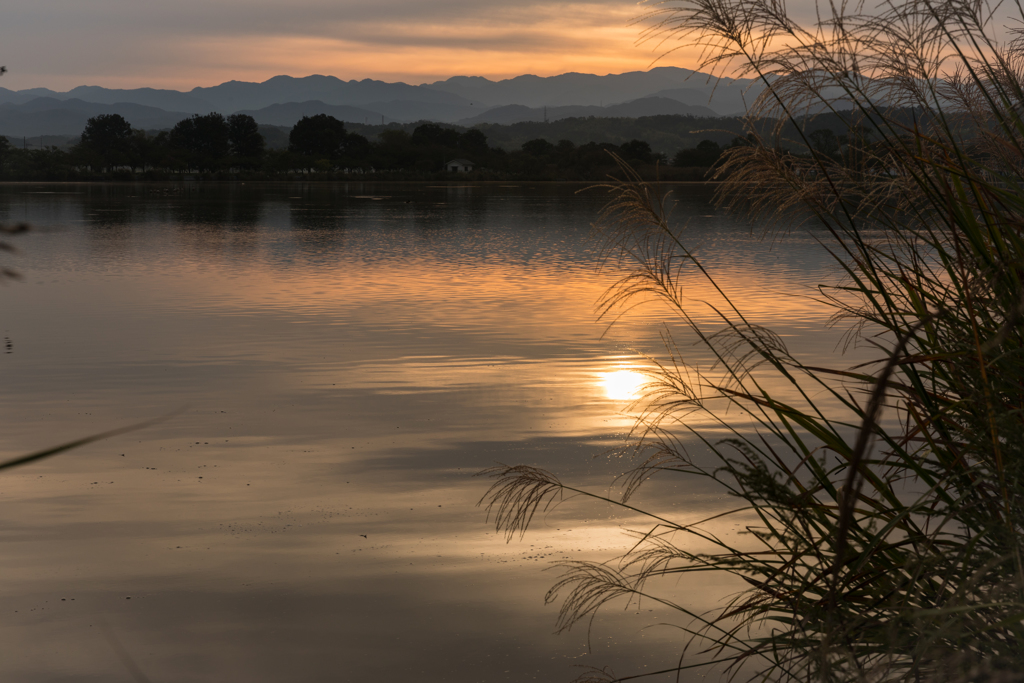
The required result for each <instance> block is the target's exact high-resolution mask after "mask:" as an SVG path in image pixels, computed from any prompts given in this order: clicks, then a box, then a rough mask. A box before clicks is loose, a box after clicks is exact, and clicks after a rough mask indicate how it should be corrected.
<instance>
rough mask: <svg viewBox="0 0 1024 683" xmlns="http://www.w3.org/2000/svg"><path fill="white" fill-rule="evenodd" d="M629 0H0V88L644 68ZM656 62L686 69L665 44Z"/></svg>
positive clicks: (646, 52) (638, 8) (427, 78)
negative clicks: (4, 70) (1, 69)
mask: <svg viewBox="0 0 1024 683" xmlns="http://www.w3.org/2000/svg"><path fill="white" fill-rule="evenodd" d="M648 8H649V6H648V5H644V4H636V3H635V2H633V1H631V0H586V1H584V2H572V3H570V2H562V3H559V2H546V3H541V2H536V0H429V1H424V0H374V1H373V2H368V1H367V0H289V1H288V2H282V1H280V0H277V1H271V0H173V1H167V0H160V1H159V2H157V1H155V0H7V1H6V2H4V3H3V8H2V10H0V46H2V48H0V64H4V65H6V66H7V67H8V69H9V73H8V74H7V75H6V76H4V77H3V78H2V79H0V86H2V87H5V88H8V89H12V90H21V89H25V88H32V87H47V88H51V89H54V90H67V89H70V88H73V87H75V86H78V85H99V86H104V87H108V88H134V87H157V88H172V89H176V90H190V89H191V88H193V87H196V86H211V85H217V84H219V83H223V82H225V81H228V80H243V81H264V80H266V79H268V78H271V77H273V76H276V75H279V74H287V75H291V76H307V75H310V74H324V75H333V76H337V77H338V78H342V79H345V80H350V79H359V80H361V79H363V78H373V79H379V80H384V81H403V82H406V83H429V82H433V81H436V80H443V79H445V78H449V77H451V76H459V75H462V76H466V75H469V76H485V77H487V78H491V79H495V80H497V79H500V78H509V77H513V76H518V75H520V74H524V73H532V74H536V75H539V76H552V75H557V74H560V73H566V72H570V71H578V72H584V73H597V74H606V73H623V72H626V71H636V70H646V69H648V68H650V67H651V66H652V64H653V63H654V61H655V60H656V59H657V58H658V57H659V55H660V54H661V52H660V51H659V49H658V48H657V46H656V45H654V44H650V43H648V44H642V45H637V44H636V43H637V38H638V37H639V36H640V33H641V30H642V26H639V25H636V24H632V25H631V23H632V20H633V19H635V18H636V17H638V16H639V15H641V14H642V13H643V12H644V11H645V10H646V9H648ZM658 63H659V64H660V65H670V66H692V64H689V63H687V60H686V58H685V55H682V54H676V55H673V56H671V57H670V58H668V59H665V60H662V61H660V62H658Z"/></svg>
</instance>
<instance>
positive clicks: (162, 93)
mask: <svg viewBox="0 0 1024 683" xmlns="http://www.w3.org/2000/svg"><path fill="white" fill-rule="evenodd" d="M750 85H751V82H750V81H737V82H731V83H726V82H722V83H719V84H718V85H717V89H716V88H715V83H714V82H713V81H712V82H709V77H708V76H707V75H706V74H700V73H697V72H693V71H690V70H689V69H680V68H676V67H657V68H654V69H651V70H649V71H634V72H629V73H623V74H608V75H605V76H597V75H594V74H580V73H568V74H561V75H559V76H550V77H540V76H532V75H525V76H517V77H516V78H510V79H505V80H500V81H492V80H489V79H487V78H483V77H477V76H455V77H453V78H449V79H447V80H445V81H437V82H434V83H428V84H421V85H410V84H408V83H387V82H384V81H377V80H372V79H364V80H361V81H356V80H350V81H344V80H341V79H339V78H335V77H334V76H322V75H313V76H305V77H302V78H296V77H292V76H275V77H273V78H271V79H269V80H267V81H264V82H263V83H248V82H242V81H228V82H226V83H221V84H220V85H216V86H212V87H197V88H193V89H192V90H190V91H188V92H180V91H177V90H161V89H155V88H136V89H129V90H124V89H111V88H102V87H99V86H79V87H77V88H74V89H72V90H69V91H67V92H55V91H52V90H48V89H46V88H30V89H27V90H20V91H13V90H8V89H6V88H0V134H4V135H8V136H12V137H21V136H39V135H79V134H80V133H81V132H82V130H83V128H84V127H85V122H86V121H87V120H88V119H89V118H90V117H92V116H96V115H98V114H114V113H116V114H120V115H122V116H124V117H125V119H127V120H128V121H129V122H130V123H131V124H132V125H133V126H134V127H136V128H146V129H163V128H170V127H171V126H173V125H174V124H175V123H176V122H177V121H179V120H181V119H183V118H186V117H187V116H190V115H192V114H206V113H209V112H211V111H216V112H220V113H222V114H224V115H230V114H233V113H238V112H242V113H247V114H250V115H251V116H253V117H254V118H255V119H256V120H257V121H258V122H259V123H262V124H271V125H278V126H291V125H294V123H295V122H296V121H297V120H298V119H299V118H301V117H302V116H303V115H312V114H320V113H324V114H330V115H332V116H335V117H336V118H339V119H342V120H344V121H350V122H356V123H379V122H382V121H383V122H400V123H410V122H415V121H421V120H422V121H435V122H439V123H459V124H460V125H467V126H472V125H475V124H477V123H498V122H505V123H509V122H515V121H542V120H544V109H545V107H546V109H547V116H548V120H554V119H556V118H566V117H573V116H598V117H609V116H611V117H640V116H655V115H659V114H692V115H694V116H709V115H731V114H736V113H739V112H741V111H743V110H744V109H745V104H744V99H745V98H744V96H743V93H744V92H745V91H748V90H749V91H748V92H747V95H746V101H747V102H749V101H750V99H751V98H752V96H753V95H754V94H756V91H757V89H756V88H750ZM712 93H713V94H714V96H713V97H712Z"/></svg>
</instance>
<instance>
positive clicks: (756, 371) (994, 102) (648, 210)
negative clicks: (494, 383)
mask: <svg viewBox="0 0 1024 683" xmlns="http://www.w3.org/2000/svg"><path fill="white" fill-rule="evenodd" d="M1014 7H1015V12H1017V13H1018V17H1017V18H1018V19H1020V18H1021V17H1020V16H1019V15H1020V13H1021V10H1020V7H1019V6H1014ZM822 12H824V14H822V15H821V18H820V20H819V22H818V23H817V24H816V25H814V26H812V27H810V28H804V27H802V26H801V25H799V24H798V23H797V22H795V21H794V20H792V19H791V18H790V17H789V16H788V15H787V13H786V10H785V7H784V6H783V5H781V4H780V3H777V2H774V1H773V0H686V1H684V2H669V3H665V4H663V5H660V6H658V7H656V9H654V10H653V11H652V12H651V14H649V15H647V17H646V18H647V19H648V20H653V22H654V23H653V25H651V27H650V28H649V29H648V34H647V35H648V37H650V38H666V39H676V38H681V39H683V40H687V41H689V42H691V43H694V44H698V45H701V46H702V47H703V49H704V52H703V60H704V62H703V64H702V65H701V66H700V68H702V69H706V68H714V67H719V68H720V69H729V68H732V67H735V66H737V65H738V67H739V73H740V74H741V75H750V74H753V75H756V76H759V77H760V78H761V79H762V80H763V82H764V83H765V84H766V86H767V89H766V90H765V91H764V93H763V94H762V95H761V96H760V97H759V98H758V100H757V102H756V104H755V106H754V107H753V109H752V112H751V117H752V119H756V118H761V119H762V120H763V118H764V117H768V118H775V119H776V120H779V121H782V122H786V121H788V122H789V123H791V124H794V125H795V124H797V123H800V125H801V126H804V127H803V128H800V127H798V129H797V137H796V139H795V140H785V141H784V140H781V139H780V136H781V135H782V131H783V126H782V125H781V124H780V126H779V127H778V128H777V129H775V131H774V132H773V131H768V132H765V131H764V130H761V132H759V133H758V132H756V131H757V130H759V129H758V128H757V127H756V126H753V125H752V126H751V130H752V131H755V134H754V135H753V136H752V144H751V145H750V146H747V147H737V148H734V149H732V150H730V151H729V153H728V154H727V156H726V158H725V160H724V162H723V165H722V167H721V169H720V173H721V175H720V177H721V178H722V179H723V180H724V183H723V185H722V186H721V190H720V195H719V196H720V198H721V201H722V202H723V203H725V204H729V205H731V206H732V207H733V208H735V209H742V210H747V211H751V212H752V213H753V214H755V215H759V216H761V217H763V218H766V219H769V220H770V225H771V226H772V228H771V229H770V230H771V232H770V234H771V235H772V236H773V237H777V238H780V239H784V234H785V232H787V231H789V230H792V229H794V228H795V226H796V225H797V223H798V222H799V221H800V220H804V219H805V218H806V217H807V216H808V215H810V216H811V217H813V218H814V219H816V221H817V223H818V224H819V225H821V226H824V228H825V229H826V231H827V234H828V239H827V240H825V243H824V246H825V247H826V248H827V249H828V250H829V253H830V254H831V255H832V256H833V257H834V259H835V261H836V263H837V265H838V266H839V268H840V269H841V270H842V272H843V273H844V278H843V279H842V281H840V282H838V283H822V285H821V287H820V288H819V291H820V293H821V298H822V300H823V301H824V302H825V303H827V304H828V305H829V306H831V307H832V308H833V310H834V313H835V315H834V320H833V322H834V323H835V324H843V325H849V327H850V334H851V335H852V337H853V341H855V342H857V343H860V344H867V345H869V346H870V347H873V348H875V349H876V350H877V358H876V360H875V361H874V362H872V363H867V364H865V365H863V366H860V367H855V368H847V367H843V366H842V365H841V359H837V364H838V365H837V366H836V367H820V366H816V365H808V364H805V363H803V362H802V361H801V360H800V359H799V358H798V357H796V356H794V355H792V354H790V353H789V351H788V350H787V349H786V346H785V344H784V340H783V339H782V338H781V337H779V336H777V335H775V334H773V333H772V332H771V331H770V330H767V329H764V328H763V327H760V326H758V325H755V324H752V323H751V322H750V321H749V320H748V318H747V317H745V315H744V312H743V308H742V302H741V301H733V300H730V299H729V298H728V297H727V296H726V295H725V293H724V292H722V291H721V290H719V293H720V294H721V295H722V297H723V299H724V300H725V301H726V304H725V305H724V306H722V307H720V308H717V309H714V313H715V315H716V317H717V321H716V322H717V325H716V326H715V327H710V326H707V325H705V324H703V323H701V322H700V321H699V319H698V318H697V317H695V316H693V315H692V314H691V313H692V311H691V308H690V306H691V305H692V304H691V303H690V302H689V301H688V300H687V299H686V298H685V296H684V295H685V284H684V281H683V279H682V277H681V276H682V274H683V273H686V274H687V277H691V276H693V275H697V276H699V277H703V278H706V280H707V282H709V283H710V284H711V285H712V286H714V287H717V285H716V283H715V278H714V273H712V272H710V271H709V270H708V269H706V268H705V267H704V266H703V264H702V263H701V262H700V260H699V259H698V258H696V256H695V255H694V254H693V253H692V252H691V251H690V250H689V249H688V248H687V243H686V232H685V229H684V227H683V226H676V225H674V224H673V223H672V222H671V221H670V220H669V218H668V215H669V212H668V210H667V209H668V207H669V202H668V201H667V198H666V196H664V195H663V194H661V193H660V191H659V188H657V187H656V186H651V185H649V184H645V183H643V182H640V180H639V178H638V177H636V176H635V175H632V176H630V175H628V173H629V171H628V169H626V172H627V179H626V181H624V182H623V183H620V184H616V185H614V186H611V187H610V188H609V189H610V191H611V192H612V195H611V202H610V203H609V205H608V208H607V211H606V214H605V216H604V218H605V222H606V223H607V224H608V225H610V226H611V227H610V229H609V230H610V231H609V233H608V234H609V256H610V257H620V258H624V259H627V260H629V261H631V262H632V264H633V270H632V272H631V273H629V274H628V275H626V276H625V277H624V278H622V279H621V280H620V281H619V282H618V283H617V284H616V285H615V286H613V287H612V289H611V290H610V291H609V292H608V294H607V295H606V296H605V298H604V299H603V301H602V307H603V308H602V310H603V312H604V314H605V315H615V314H616V313H617V312H618V311H622V310H624V307H628V306H629V305H631V302H633V301H635V300H636V297H638V296H641V297H644V298H647V297H650V296H652V295H653V296H654V297H656V298H657V299H658V300H659V301H661V302H662V304H664V305H667V306H668V308H669V309H670V310H671V311H672V312H673V313H674V314H675V316H677V319H678V321H679V324H680V325H682V326H683V327H685V328H686V329H688V330H689V331H690V332H692V333H693V334H696V336H697V338H698V339H699V340H700V342H701V343H702V344H703V345H704V346H705V347H706V349H708V350H710V351H711V352H712V353H713V354H714V356H715V358H716V360H717V365H716V367H715V368H714V369H713V371H707V372H704V371H701V370H699V369H697V368H695V367H691V366H689V365H687V364H686V362H685V355H684V354H683V353H682V352H681V351H680V350H679V349H678V348H676V347H675V346H674V344H673V343H672V340H671V334H670V333H669V334H668V335H666V344H667V351H668V355H667V358H666V359H665V360H663V361H661V363H660V365H659V366H658V369H657V370H656V372H655V373H654V375H653V378H652V384H651V385H650V386H649V391H648V393H647V395H646V397H645V399H644V400H643V401H642V403H641V404H640V406H639V417H638V420H637V426H636V429H635V431H634V435H633V436H634V440H633V442H632V443H631V448H632V451H633V453H634V455H635V457H636V458H637V459H636V461H635V467H634V469H633V471H632V472H631V473H630V475H629V476H627V478H626V480H625V483H626V486H625V488H624V491H623V495H622V497H621V498H615V499H613V498H609V497H605V498H604V500H606V501H608V502H609V503H612V504H615V505H627V506H629V508H630V509H631V510H634V511H635V510H638V509H641V510H642V508H643V506H642V505H641V504H638V503H633V502H627V501H631V500H632V499H631V498H630V496H633V495H635V494H637V492H638V489H641V488H642V484H643V483H644V482H645V481H646V480H647V479H648V478H649V477H651V476H665V475H673V476H691V477H692V476H698V477H704V478H706V479H707V480H709V481H711V482H714V484H715V485H716V486H718V487H719V488H720V490H722V491H724V492H728V493H729V494H731V495H732V496H734V497H735V499H736V500H737V505H736V508H735V510H733V511H732V513H730V514H733V515H744V516H748V517H749V516H751V515H753V516H754V517H755V518H756V519H757V523H756V524H755V525H750V526H748V531H749V534H748V535H745V536H742V537H740V538H739V540H731V539H729V538H720V537H718V536H716V535H715V534H714V533H712V532H711V531H710V530H709V529H710V527H709V525H708V524H696V525H693V524H691V525H684V524H681V523H677V522H675V521H672V520H671V519H666V518H664V517H655V516H653V515H648V517H649V518H650V520H651V524H652V526H651V528H650V529H649V531H648V532H647V533H646V534H644V535H643V536H642V537H641V538H640V540H639V542H638V544H637V546H636V547H635V548H634V549H633V550H631V551H630V552H629V553H628V554H627V555H626V556H624V557H622V558H618V561H617V562H616V563H604V564H599V563H591V562H567V563H563V565H562V567H563V574H562V577H561V579H560V580H559V581H558V583H557V584H556V586H555V587H554V588H553V589H552V593H549V596H548V598H549V600H560V601H561V605H562V607H561V613H560V616H559V622H558V624H559V628H560V629H565V628H569V627H571V626H572V625H573V624H575V623H578V622H579V621H580V620H581V619H585V618H588V617H591V616H593V615H594V614H595V613H596V612H597V611H598V609H599V608H600V607H601V606H603V605H604V604H605V603H606V602H608V601H609V600H614V599H618V598H622V597H626V598H637V597H643V598H644V599H649V600H655V601H657V602H659V603H661V604H664V605H667V606H669V607H670V608H672V609H674V610H678V612H679V613H680V614H681V615H684V616H685V618H686V619H685V627H684V631H685V633H687V634H688V635H687V636H686V638H685V640H684V642H682V643H681V650H683V651H684V657H683V659H682V660H681V662H680V664H679V665H678V666H672V667H667V668H666V670H668V671H682V670H683V669H685V668H687V667H688V666H690V660H689V659H688V658H687V655H689V654H690V653H696V652H700V653H702V654H703V655H704V656H705V657H711V658H712V659H713V660H715V661H717V662H718V663H719V664H720V665H721V666H722V667H723V668H724V672H725V675H726V676H741V677H748V678H751V679H754V678H756V679H758V680H761V679H764V680H801V681H925V680H928V681H965V682H966V681H981V680H1001V681H1010V680H1024V673H1022V672H1024V556H1022V555H1024V552H1022V540H1024V535H1022V532H1024V334H1022V325H1021V323H1022V322H1024V286H1022V282H1021V281H1022V278H1024V116H1022V111H1024V88H1022V80H1024V45H1022V44H1021V42H1020V39H1019V38H1018V41H1017V42H1014V43H1011V44H1009V45H1005V44H1003V43H1001V42H999V41H997V40H996V39H995V38H993V37H992V35H993V34H992V14H991V13H992V8H991V7H989V6H987V5H985V4H984V3H980V2H962V1H960V0H954V1H950V2H930V1H928V0H922V1H921V2H916V1H911V2H906V3H899V4H897V3H883V4H882V5H881V6H880V7H878V8H875V9H872V10H871V11H866V10H864V9H863V8H861V7H859V6H856V7H854V6H848V5H832V6H831V7H830V8H822ZM840 106H842V107H848V108H852V114H851V115H848V116H847V117H846V120H847V121H849V130H848V133H847V135H845V136H844V139H843V141H842V144H840V145H838V146H828V145H823V144H820V142H821V141H820V140H817V139H815V138H813V137H812V136H810V135H806V134H805V131H806V130H807V128H806V126H809V125H810V124H811V123H812V122H813V117H814V115H815V114H818V113H827V112H835V111H837V109H838V108H839V107H840ZM897 107H898V108H900V110H901V111H902V112H903V113H902V114H901V115H900V116H895V115H893V114H892V112H894V111H896V108H897ZM908 110H909V111H911V112H912V113H913V116H911V117H907V116H906V112H907V111H908ZM793 145H798V146H801V145H802V147H803V150H804V152H805V153H804V154H803V155H794V154H792V153H791V152H787V151H784V150H785V149H787V147H788V148H790V149H792V146H793ZM737 197H739V198H742V200H739V199H737V200H733V198H737ZM808 209H810V214H808V213H807V210H808ZM733 409H738V410H733ZM694 412H697V413H700V414H701V415H702V416H703V417H704V418H707V419H709V420H710V421H711V423H712V424H714V425H716V427H717V428H718V431H720V430H725V431H726V433H728V434H729V436H728V438H725V439H720V438H714V439H712V438H711V437H710V436H707V435H706V434H709V433H710V432H702V431H700V430H696V429H693V428H691V427H690V426H688V425H689V423H688V422H687V420H686V417H687V416H688V415H689V414H691V413H694ZM748 421H749V422H748ZM750 422H752V426H751V425H750ZM687 435H689V436H692V437H696V439H697V441H698V443H700V444H702V447H703V449H705V450H706V451H707V452H708V453H710V454H712V455H713V456H714V464H713V465H710V466H706V465H703V464H701V463H702V462H704V459H703V458H691V457H690V453H688V452H687V451H686V449H685V447H684V446H683V444H684V443H685V441H684V437H686V436H687ZM493 474H494V475H495V476H496V477H498V485H497V487H496V488H492V490H491V492H490V493H489V494H488V496H487V497H485V499H486V500H487V501H488V502H489V503H490V505H492V506H494V511H495V514H496V519H497V522H498V527H499V529H502V530H505V531H506V532H508V533H510V534H511V533H521V532H524V531H525V530H526V527H527V525H528V524H529V521H530V518H531V516H532V512H533V511H534V510H536V509H537V508H538V506H543V505H549V504H550V503H551V502H552V500H554V499H555V498H556V497H557V496H559V495H561V494H562V493H563V492H564V491H567V490H570V491H571V490H573V489H569V488H568V487H567V486H565V485H564V484H562V483H561V482H560V481H559V480H558V479H556V478H554V477H553V476H552V475H548V474H547V473H543V472H539V471H537V470H533V469H523V468H501V469H498V470H497V471H495V472H493ZM688 539H697V540H699V541H700V542H702V543H704V544H711V545H712V546H713V547H715V548H716V550H715V551H714V552H711V553H699V552H692V551H690V550H688V547H690V546H691V544H690V543H689V542H688ZM706 572H720V573H726V574H731V575H733V576H736V577H738V578H739V579H741V580H742V581H743V582H744V583H745V585H747V586H749V589H748V590H746V591H745V592H743V593H741V594H738V595H734V596H732V597H730V598H728V599H726V600H725V601H724V602H723V604H722V606H721V607H720V608H719V609H718V610H716V611H715V612H713V613H710V614H696V613H693V612H692V611H690V610H689V609H688V608H687V607H686V605H685V604H677V603H676V602H674V601H673V598H672V593H671V589H666V588H664V587H665V586H666V585H670V584H666V583H664V582H663V583H660V584H659V583H658V582H656V581H655V580H656V579H659V578H676V579H678V578H680V577H685V576H687V575H691V574H692V575H694V580H696V581H700V580H701V576H703V575H704V573H706ZM644 675H651V674H644ZM583 679H586V680H625V679H622V678H615V677H614V676H613V675H610V674H608V673H607V672H605V673H602V672H593V673H591V674H587V675H586V676H584V677H583V678H582V679H581V680H583Z"/></svg>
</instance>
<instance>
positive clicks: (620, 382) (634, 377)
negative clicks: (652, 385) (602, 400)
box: [601, 368, 650, 401]
mask: <svg viewBox="0 0 1024 683" xmlns="http://www.w3.org/2000/svg"><path fill="white" fill-rule="evenodd" d="M648 382H650V378H648V377H647V376H646V375H644V374H643V373H641V372H639V371H637V370H632V369H630V368H619V369H617V370H611V371H609V372H603V373H601V386H602V387H604V394H605V396H607V397H608V399H610V400H612V401H635V400H636V399H638V398H640V396H641V395H642V394H643V388H644V385H645V384H647V383H648Z"/></svg>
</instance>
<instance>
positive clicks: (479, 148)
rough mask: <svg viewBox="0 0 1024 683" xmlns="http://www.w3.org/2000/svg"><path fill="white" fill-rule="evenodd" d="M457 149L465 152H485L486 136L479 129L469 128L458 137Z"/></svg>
mask: <svg viewBox="0 0 1024 683" xmlns="http://www.w3.org/2000/svg"><path fill="white" fill-rule="evenodd" d="M458 147H459V149H461V150H463V151H466V152H477V153H479V152H486V151H487V136H486V135H484V133H483V131H481V130H480V129H479V128H470V129H469V130H467V131H466V132H465V133H463V134H462V135H460V136H459V139H458Z"/></svg>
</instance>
